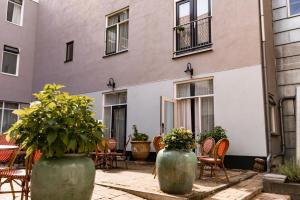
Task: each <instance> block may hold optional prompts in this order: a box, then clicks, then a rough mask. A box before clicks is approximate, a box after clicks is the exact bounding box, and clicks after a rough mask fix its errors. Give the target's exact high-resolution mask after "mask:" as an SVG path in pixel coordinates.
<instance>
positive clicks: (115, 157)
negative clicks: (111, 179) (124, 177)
mask: <svg viewBox="0 0 300 200" xmlns="http://www.w3.org/2000/svg"><path fill="white" fill-rule="evenodd" d="M130 140H131V136H130V135H129V136H128V140H127V141H126V144H125V146H124V150H123V152H121V153H118V152H109V153H108V156H109V158H110V159H111V160H112V166H113V163H115V167H118V161H123V162H124V164H125V167H126V169H128V164H127V155H126V149H127V146H128V144H129V142H130Z"/></svg>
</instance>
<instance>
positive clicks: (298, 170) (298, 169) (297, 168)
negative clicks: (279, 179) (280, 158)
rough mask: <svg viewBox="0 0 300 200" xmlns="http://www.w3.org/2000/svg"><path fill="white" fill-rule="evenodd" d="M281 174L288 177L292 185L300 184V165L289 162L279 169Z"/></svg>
mask: <svg viewBox="0 0 300 200" xmlns="http://www.w3.org/2000/svg"><path fill="white" fill-rule="evenodd" d="M278 171H279V173H281V174H283V175H286V176H287V181H288V182H291V183H300V163H299V162H298V163H297V162H296V161H288V162H286V163H285V164H284V165H282V166H280V167H279V169H278Z"/></svg>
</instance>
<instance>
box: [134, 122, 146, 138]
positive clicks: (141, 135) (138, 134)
mask: <svg viewBox="0 0 300 200" xmlns="http://www.w3.org/2000/svg"><path fill="white" fill-rule="evenodd" d="M132 129H133V138H132V141H148V138H149V136H148V135H147V134H145V133H139V132H138V130H137V127H136V125H133V126H132Z"/></svg>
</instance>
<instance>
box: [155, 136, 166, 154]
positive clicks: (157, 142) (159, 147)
mask: <svg viewBox="0 0 300 200" xmlns="http://www.w3.org/2000/svg"><path fill="white" fill-rule="evenodd" d="M152 143H153V147H154V149H155V151H156V153H158V152H159V151H160V150H162V149H163V148H165V145H164V144H163V143H162V136H160V135H159V136H155V137H154V138H153V141H152Z"/></svg>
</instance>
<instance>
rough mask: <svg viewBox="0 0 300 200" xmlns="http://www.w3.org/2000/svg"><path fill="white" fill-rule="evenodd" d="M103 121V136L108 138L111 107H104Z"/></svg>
mask: <svg viewBox="0 0 300 200" xmlns="http://www.w3.org/2000/svg"><path fill="white" fill-rule="evenodd" d="M103 123H104V125H105V129H104V137H105V138H110V133H111V130H110V128H111V107H105V108H104V120H103Z"/></svg>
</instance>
